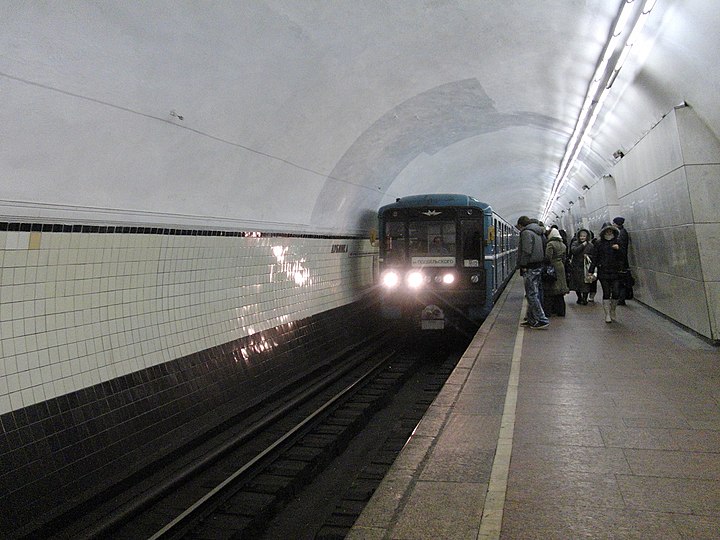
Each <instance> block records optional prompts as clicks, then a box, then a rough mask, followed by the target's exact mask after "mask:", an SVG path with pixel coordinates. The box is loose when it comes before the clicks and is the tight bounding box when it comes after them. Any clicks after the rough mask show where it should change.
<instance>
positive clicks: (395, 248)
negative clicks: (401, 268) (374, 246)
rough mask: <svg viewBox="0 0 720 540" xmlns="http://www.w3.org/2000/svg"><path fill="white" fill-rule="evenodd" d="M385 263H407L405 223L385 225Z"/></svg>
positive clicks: (388, 223)
mask: <svg viewBox="0 0 720 540" xmlns="http://www.w3.org/2000/svg"><path fill="white" fill-rule="evenodd" d="M384 244H385V261H386V262H388V263H391V264H402V263H403V262H404V261H405V247H406V244H407V242H406V237H405V222H404V221H388V222H387V223H386V224H385V240H384Z"/></svg>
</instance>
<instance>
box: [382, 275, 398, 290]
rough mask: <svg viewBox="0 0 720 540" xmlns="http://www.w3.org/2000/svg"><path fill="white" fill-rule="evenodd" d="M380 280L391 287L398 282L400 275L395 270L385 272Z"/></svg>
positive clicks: (395, 285)
mask: <svg viewBox="0 0 720 540" xmlns="http://www.w3.org/2000/svg"><path fill="white" fill-rule="evenodd" d="M382 282H383V285H385V286H386V287H387V288H388V289H393V288H395V287H397V285H398V283H399V282H400V276H398V274H397V272H386V273H385V274H383V278H382Z"/></svg>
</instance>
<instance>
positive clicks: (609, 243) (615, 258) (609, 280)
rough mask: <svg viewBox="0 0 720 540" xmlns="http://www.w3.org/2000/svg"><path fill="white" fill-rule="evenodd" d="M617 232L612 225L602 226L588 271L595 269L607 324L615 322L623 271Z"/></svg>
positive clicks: (622, 254)
mask: <svg viewBox="0 0 720 540" xmlns="http://www.w3.org/2000/svg"><path fill="white" fill-rule="evenodd" d="M619 232H620V231H618V228H617V227H615V226H614V225H613V224H612V223H605V224H603V226H602V229H601V230H600V239H599V240H598V242H597V243H596V244H595V250H594V253H593V257H592V263H591V264H590V268H589V270H588V271H589V273H590V274H592V273H593V272H595V269H596V268H597V274H598V280H599V281H600V285H601V286H602V292H603V310H604V311H605V322H607V323H609V322H613V321H614V320H615V308H616V306H617V302H618V298H620V278H621V272H622V271H623V270H624V269H625V254H624V253H623V250H622V249H621V248H620V244H619V243H618V234H619Z"/></svg>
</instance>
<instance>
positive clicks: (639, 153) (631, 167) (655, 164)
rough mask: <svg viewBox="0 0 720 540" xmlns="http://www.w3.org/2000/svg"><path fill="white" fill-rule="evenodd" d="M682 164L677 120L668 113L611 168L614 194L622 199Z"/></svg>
mask: <svg viewBox="0 0 720 540" xmlns="http://www.w3.org/2000/svg"><path fill="white" fill-rule="evenodd" d="M682 165H683V156H682V152H681V150H680V139H679V135H678V130H677V122H676V118H675V115H674V113H671V114H668V116H666V117H665V119H664V120H663V121H662V122H660V123H659V124H658V125H657V126H655V127H654V128H653V129H652V130H651V131H650V132H649V133H648V134H647V135H646V136H645V138H644V139H643V140H642V141H641V142H640V143H639V144H637V145H636V146H635V147H634V148H633V149H632V150H630V151H629V152H628V153H627V155H626V156H625V157H624V158H622V159H621V160H620V161H619V162H618V163H617V164H616V165H615V166H614V167H613V169H612V175H613V177H614V178H615V181H616V185H617V192H618V197H620V198H622V197H624V196H625V195H627V194H628V193H630V192H632V191H635V190H636V189H639V188H641V187H642V186H645V185H647V184H648V183H650V182H652V181H654V180H656V179H657V178H661V177H663V176H665V175H667V174H668V173H670V172H672V171H674V170H676V169H678V168H679V167H682Z"/></svg>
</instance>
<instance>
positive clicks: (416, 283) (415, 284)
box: [407, 272, 425, 289]
mask: <svg viewBox="0 0 720 540" xmlns="http://www.w3.org/2000/svg"><path fill="white" fill-rule="evenodd" d="M424 281H425V279H424V278H423V275H422V273H420V272H410V273H409V274H408V275H407V284H408V287H411V288H413V289H418V288H420V287H421V286H422V284H423V282H424Z"/></svg>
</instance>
